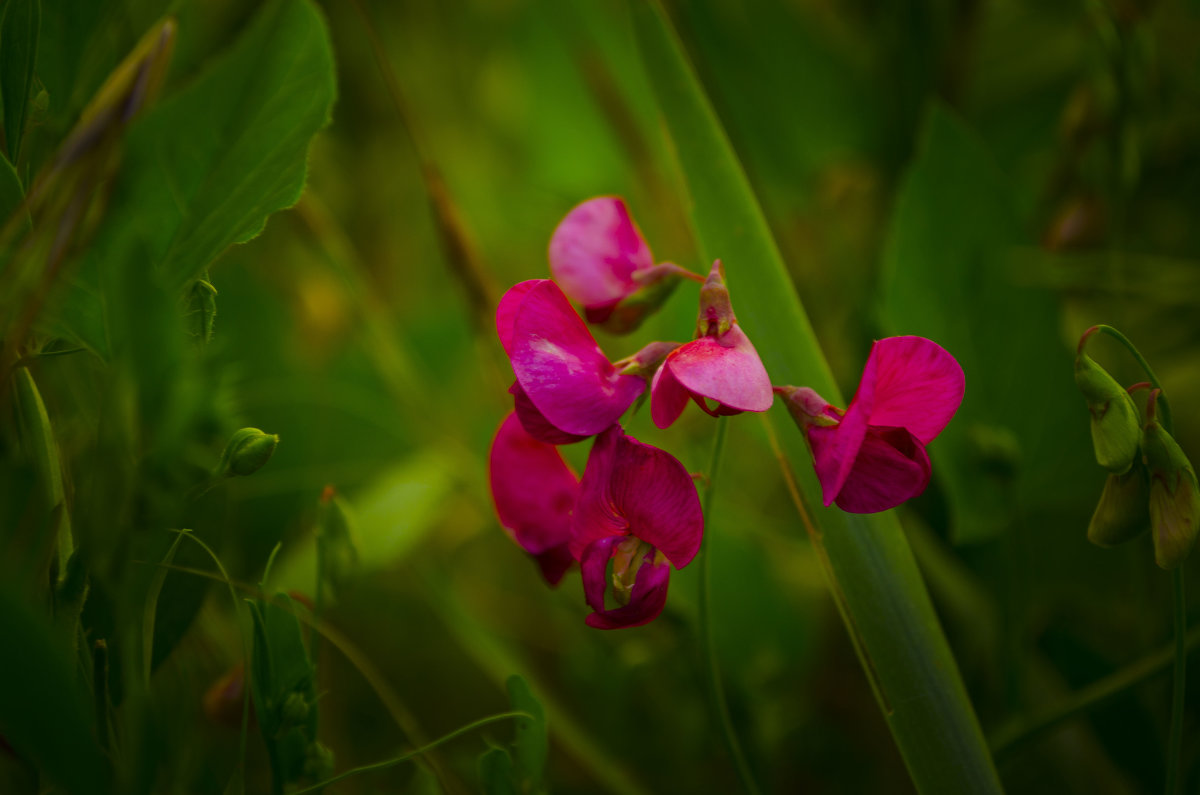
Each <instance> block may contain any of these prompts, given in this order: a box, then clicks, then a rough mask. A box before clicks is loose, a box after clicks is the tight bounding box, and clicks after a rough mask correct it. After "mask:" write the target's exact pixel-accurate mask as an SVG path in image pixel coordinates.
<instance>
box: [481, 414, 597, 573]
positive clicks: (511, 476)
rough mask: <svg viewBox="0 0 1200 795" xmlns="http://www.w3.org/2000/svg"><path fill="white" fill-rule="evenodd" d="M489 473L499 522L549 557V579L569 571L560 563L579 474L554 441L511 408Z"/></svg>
mask: <svg viewBox="0 0 1200 795" xmlns="http://www.w3.org/2000/svg"><path fill="white" fill-rule="evenodd" d="M488 478H489V481H490V484H491V488H492V500H493V501H494V502H495V505H496V515H497V516H498V517H499V518H500V525H501V526H502V527H503V528H504V529H505V531H507V532H508V534H509V535H510V536H511V537H512V539H513V540H514V541H516V542H517V544H519V545H520V546H521V548H522V549H524V550H525V551H526V552H528V553H530V554H531V555H533V556H535V557H538V556H542V555H546V556H547V559H546V561H544V562H543V561H542V560H540V559H539V561H538V562H539V565H540V566H541V567H542V571H543V574H544V575H545V576H546V579H547V581H549V582H550V583H551V584H552V585H553V584H557V582H558V580H559V579H561V578H562V573H563V572H564V571H566V566H561V567H560V566H559V565H558V563H559V562H561V561H562V559H563V555H564V554H565V550H566V546H567V544H568V542H569V540H570V535H571V511H572V509H573V508H574V506H575V502H576V500H577V498H578V496H579V481H578V480H577V479H576V477H575V475H574V473H572V472H571V469H570V467H568V466H567V464H566V462H564V461H563V459H562V456H561V455H559V453H558V450H557V449H556V448H555V447H554V446H553V445H550V444H546V443H544V442H540V441H538V440H537V439H534V438H533V437H532V436H530V435H529V434H528V433H526V432H525V429H524V428H523V427H522V426H521V423H520V420H518V419H517V416H516V414H515V413H512V414H509V415H508V416H507V417H505V418H504V421H503V422H502V423H500V428H499V429H498V430H497V431H496V437H495V439H494V440H493V441H492V449H491V453H490V455H489V457H488ZM555 550H557V551H555ZM567 565H569V563H568V564H567ZM548 569H549V570H548ZM555 574H556V577H553V578H552V575H555Z"/></svg>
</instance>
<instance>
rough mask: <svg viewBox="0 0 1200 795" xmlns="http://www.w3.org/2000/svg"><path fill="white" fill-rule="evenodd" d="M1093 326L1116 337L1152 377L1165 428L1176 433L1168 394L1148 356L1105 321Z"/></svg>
mask: <svg viewBox="0 0 1200 795" xmlns="http://www.w3.org/2000/svg"><path fill="white" fill-rule="evenodd" d="M1092 328H1093V329H1095V330H1096V331H1100V332H1103V333H1105V334H1107V335H1108V336H1110V337H1112V338H1113V339H1115V340H1116V341H1117V342H1119V343H1121V344H1122V345H1124V346H1125V349H1126V350H1127V351H1129V353H1130V354H1131V355H1132V356H1133V358H1135V359H1137V363H1138V364H1139V365H1141V367H1142V370H1144V371H1145V373H1146V377H1147V378H1149V379H1150V383H1151V384H1152V385H1153V386H1154V388H1156V389H1158V390H1159V394H1158V405H1159V406H1160V407H1161V408H1162V424H1163V428H1164V429H1166V431H1167V433H1175V427H1174V425H1173V424H1172V423H1171V407H1170V406H1169V405H1167V398H1166V395H1165V394H1164V393H1163V391H1162V384H1161V383H1160V382H1159V380H1158V376H1156V375H1155V374H1154V371H1153V370H1151V369H1150V363H1149V362H1147V361H1146V358H1145V357H1144V356H1142V352H1141V351H1139V350H1138V349H1137V346H1135V345H1134V344H1133V343H1132V342H1130V341H1129V338H1128V337H1126V336H1125V335H1124V334H1122V333H1121V332H1119V331H1117V330H1116V329H1115V328H1113V327H1112V326H1107V325H1104V324H1103V323H1101V324H1100V325H1098V326H1093V327H1092ZM1087 334H1088V333H1087V332H1085V333H1084V336H1085V337H1086V336H1087Z"/></svg>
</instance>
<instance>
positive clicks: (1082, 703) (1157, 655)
mask: <svg viewBox="0 0 1200 795" xmlns="http://www.w3.org/2000/svg"><path fill="white" fill-rule="evenodd" d="M1177 638H1178V636H1177ZM1184 645H1185V647H1186V648H1188V649H1192V648H1195V647H1196V646H1200V626H1196V627H1192V629H1191V630H1190V631H1189V632H1187V633H1186V635H1185V643H1184ZM1176 649H1177V642H1176V643H1173V644H1172V645H1171V646H1163V647H1162V648H1160V649H1159V650H1158V651H1156V652H1154V653H1152V654H1149V655H1147V656H1145V657H1143V658H1142V659H1140V660H1138V661H1136V662H1134V663H1131V664H1130V665H1127V666H1125V667H1124V668H1122V669H1121V670H1119V671H1117V672H1116V673H1113V674H1110V675H1109V676H1106V677H1104V678H1103V679H1100V680H1097V681H1095V682H1093V683H1091V684H1090V685H1087V686H1086V687H1083V688H1081V689H1080V690H1077V691H1076V692H1074V693H1072V694H1070V695H1068V696H1066V697H1065V698H1064V699H1063V700H1062V701H1061V702H1059V703H1058V704H1055V705H1054V706H1053V707H1051V708H1050V709H1048V710H1046V711H1044V712H1042V713H1041V714H1038V715H1035V716H1033V717H1032V718H1031V719H1029V720H1027V721H1024V722H1020V723H1010V724H1008V725H1007V726H1005V727H1003V728H1001V729H999V730H998V731H996V732H994V733H993V734H992V736H991V738H990V740H991V742H990V745H991V748H992V752H993V753H994V754H995V755H996V756H997V757H1001V756H1003V755H1004V754H1007V753H1008V752H1010V751H1011V750H1012V749H1014V748H1016V747H1018V746H1020V745H1023V744H1024V743H1026V742H1028V741H1029V740H1033V739H1035V738H1036V737H1038V736H1039V735H1041V734H1042V733H1043V732H1045V731H1048V730H1049V729H1053V728H1054V727H1055V726H1058V725H1059V724H1061V723H1063V722H1064V721H1067V720H1070V719H1071V718H1074V717H1076V716H1078V715H1082V714H1083V713H1086V712H1090V711H1091V710H1093V709H1096V708H1097V707H1099V706H1101V705H1102V704H1106V703H1108V702H1109V701H1110V700H1111V699H1113V698H1116V697H1117V696H1119V695H1121V694H1122V693H1124V692H1125V691H1127V690H1129V689H1131V688H1133V687H1137V686H1138V685H1140V684H1142V683H1144V682H1147V681H1149V680H1150V679H1152V678H1154V677H1155V676H1157V675H1159V674H1161V673H1162V672H1163V671H1165V670H1166V669H1167V667H1168V666H1170V665H1171V662H1172V661H1173V660H1174V659H1175V655H1176Z"/></svg>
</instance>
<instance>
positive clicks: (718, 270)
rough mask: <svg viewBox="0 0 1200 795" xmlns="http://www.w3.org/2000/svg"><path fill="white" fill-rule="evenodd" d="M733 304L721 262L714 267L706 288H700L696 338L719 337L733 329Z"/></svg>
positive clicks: (705, 284)
mask: <svg viewBox="0 0 1200 795" xmlns="http://www.w3.org/2000/svg"><path fill="white" fill-rule="evenodd" d="M736 322H737V318H736V317H734V315H733V303H732V302H731V301H730V300H729V288H728V287H726V286H725V268H723V267H722V266H721V260H717V261H715V262H714V263H713V265H712V270H711V271H709V273H708V278H707V279H705V281H704V286H703V287H701V288H700V315H699V317H698V318H696V338H697V339H699V338H700V337H719V336H721V335H722V334H724V333H725V332H727V331H729V329H730V328H732V327H733V324H734V323H736Z"/></svg>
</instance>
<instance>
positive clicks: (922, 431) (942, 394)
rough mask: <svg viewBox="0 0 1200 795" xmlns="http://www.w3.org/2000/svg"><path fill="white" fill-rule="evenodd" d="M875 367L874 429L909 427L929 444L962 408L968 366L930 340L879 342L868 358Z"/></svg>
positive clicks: (890, 338)
mask: <svg viewBox="0 0 1200 795" xmlns="http://www.w3.org/2000/svg"><path fill="white" fill-rule="evenodd" d="M872 366H874V372H875V401H874V405H873V406H872V408H871V411H870V418H869V420H868V422H870V424H871V425H879V426H888V427H896V428H907V429H908V430H910V431H912V433H913V435H914V436H916V437H917V438H918V439H920V440H921V442H922V443H923V444H929V443H930V442H931V441H933V439H934V437H935V436H937V435H938V434H939V433H941V432H942V429H943V428H945V427H946V423H948V422H950V418H951V417H953V416H954V412H955V411H957V410H958V406H959V404H961V403H962V399H963V394H964V391H965V389H966V379H965V377H964V376H963V371H962V367H960V366H959V364H958V362H957V361H955V359H954V357H953V356H951V355H950V354H949V353H948V352H947V351H946V349H945V348H943V347H942V346H940V345H938V344H937V343H936V342H932V341H930V340H927V339H925V338H924V337H888V338H886V339H882V340H879V341H878V342H876V343H875V345H874V346H873V347H872V348H871V355H870V356H869V357H868V359H867V368H868V370H870V369H871V368H872ZM863 377H864V379H865V378H866V375H865V374H864V376H863Z"/></svg>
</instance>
